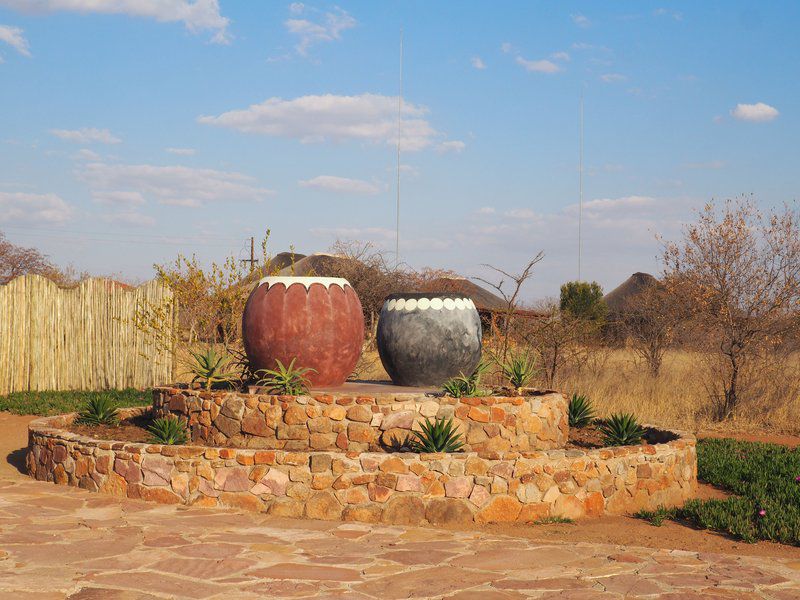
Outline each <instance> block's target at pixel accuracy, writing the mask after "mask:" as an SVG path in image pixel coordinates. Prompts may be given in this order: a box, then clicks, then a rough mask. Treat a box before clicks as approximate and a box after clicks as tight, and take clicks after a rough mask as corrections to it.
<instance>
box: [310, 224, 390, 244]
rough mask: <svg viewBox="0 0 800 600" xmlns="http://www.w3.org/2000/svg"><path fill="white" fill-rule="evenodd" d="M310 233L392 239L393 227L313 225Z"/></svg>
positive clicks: (340, 237) (349, 237)
mask: <svg viewBox="0 0 800 600" xmlns="http://www.w3.org/2000/svg"><path fill="white" fill-rule="evenodd" d="M309 231H310V232H311V234H312V235H316V236H323V237H334V238H337V239H350V240H364V241H366V240H393V239H394V238H395V230H394V229H386V228H384V227H314V228H312V229H309Z"/></svg>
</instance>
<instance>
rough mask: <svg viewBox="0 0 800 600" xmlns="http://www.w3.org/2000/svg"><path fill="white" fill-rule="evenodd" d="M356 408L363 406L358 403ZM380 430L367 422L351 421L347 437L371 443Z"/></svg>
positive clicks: (351, 439)
mask: <svg viewBox="0 0 800 600" xmlns="http://www.w3.org/2000/svg"><path fill="white" fill-rule="evenodd" d="M354 408H363V407H359V406H358V405H356V406H355V407H354ZM377 435H378V432H377V431H376V430H375V429H373V428H372V427H370V426H369V425H367V424H366V423H350V424H349V425H348V426H347V437H348V439H349V440H350V441H351V442H359V443H365V444H370V443H372V442H374V441H375V438H376V437H377Z"/></svg>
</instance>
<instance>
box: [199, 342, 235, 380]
mask: <svg viewBox="0 0 800 600" xmlns="http://www.w3.org/2000/svg"><path fill="white" fill-rule="evenodd" d="M190 354H191V355H192V359H191V361H190V363H189V371H190V372H191V373H192V375H194V377H193V378H192V383H195V382H196V381H200V382H202V385H203V387H204V388H205V389H206V390H211V388H212V387H213V386H214V384H216V383H228V382H230V381H233V380H235V379H237V378H238V374H237V373H236V372H235V371H234V370H233V369H232V368H231V366H230V361H231V359H230V356H227V355H225V354H217V352H216V350H214V348H212V347H210V346H209V347H208V348H207V349H206V350H205V352H190Z"/></svg>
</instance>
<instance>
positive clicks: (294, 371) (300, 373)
mask: <svg viewBox="0 0 800 600" xmlns="http://www.w3.org/2000/svg"><path fill="white" fill-rule="evenodd" d="M296 360H297V359H296V358H293V359H292V361H291V362H290V363H289V365H288V366H284V364H283V363H282V362H281V361H279V360H276V361H275V363H276V364H277V368H276V369H259V370H258V371H256V377H260V379H258V381H257V383H258V385H262V386H264V387H266V388H269V392H270V393H271V394H281V395H283V396H300V395H302V394H305V393H307V392H308V388H309V387H310V386H311V382H310V381H309V380H308V378H307V377H306V375H307V374H308V373H316V372H317V371H316V370H315V369H310V368H308V367H295V366H294V363H295V361H296Z"/></svg>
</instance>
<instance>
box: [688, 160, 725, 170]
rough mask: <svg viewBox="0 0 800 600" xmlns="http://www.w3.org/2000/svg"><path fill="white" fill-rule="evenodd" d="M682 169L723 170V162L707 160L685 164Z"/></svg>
mask: <svg viewBox="0 0 800 600" xmlns="http://www.w3.org/2000/svg"><path fill="white" fill-rule="evenodd" d="M683 168H684V169H724V168H725V161H724V160H709V161H707V162H694V163H686V164H685V165H683Z"/></svg>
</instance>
